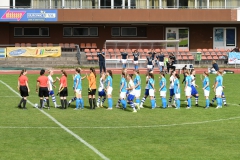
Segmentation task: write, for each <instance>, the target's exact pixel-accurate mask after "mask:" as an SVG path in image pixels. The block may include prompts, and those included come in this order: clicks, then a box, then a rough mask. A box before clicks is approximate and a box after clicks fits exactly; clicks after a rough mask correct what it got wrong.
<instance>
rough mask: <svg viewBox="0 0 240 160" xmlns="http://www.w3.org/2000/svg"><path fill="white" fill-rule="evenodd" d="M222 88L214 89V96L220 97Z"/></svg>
mask: <svg viewBox="0 0 240 160" xmlns="http://www.w3.org/2000/svg"><path fill="white" fill-rule="evenodd" d="M222 92H223V87H222V86H219V87H217V88H216V96H222Z"/></svg>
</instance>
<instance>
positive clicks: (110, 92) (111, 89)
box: [107, 87, 113, 95]
mask: <svg viewBox="0 0 240 160" xmlns="http://www.w3.org/2000/svg"><path fill="white" fill-rule="evenodd" d="M112 91H113V88H112V87H108V89H107V95H112Z"/></svg>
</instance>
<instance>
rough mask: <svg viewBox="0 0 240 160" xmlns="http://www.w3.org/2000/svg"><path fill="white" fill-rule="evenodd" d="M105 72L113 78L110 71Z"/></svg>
mask: <svg viewBox="0 0 240 160" xmlns="http://www.w3.org/2000/svg"><path fill="white" fill-rule="evenodd" d="M107 72H108V74H109V75H110V76H111V77H112V78H113V75H112V71H111V70H107Z"/></svg>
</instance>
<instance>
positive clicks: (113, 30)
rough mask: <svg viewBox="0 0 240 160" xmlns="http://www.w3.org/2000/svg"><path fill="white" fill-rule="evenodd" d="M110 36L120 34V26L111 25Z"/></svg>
mask: <svg viewBox="0 0 240 160" xmlns="http://www.w3.org/2000/svg"><path fill="white" fill-rule="evenodd" d="M112 36H120V27H112Z"/></svg>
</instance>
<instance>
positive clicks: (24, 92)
mask: <svg viewBox="0 0 240 160" xmlns="http://www.w3.org/2000/svg"><path fill="white" fill-rule="evenodd" d="M20 94H21V96H22V97H27V96H29V95H28V89H27V86H20Z"/></svg>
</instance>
